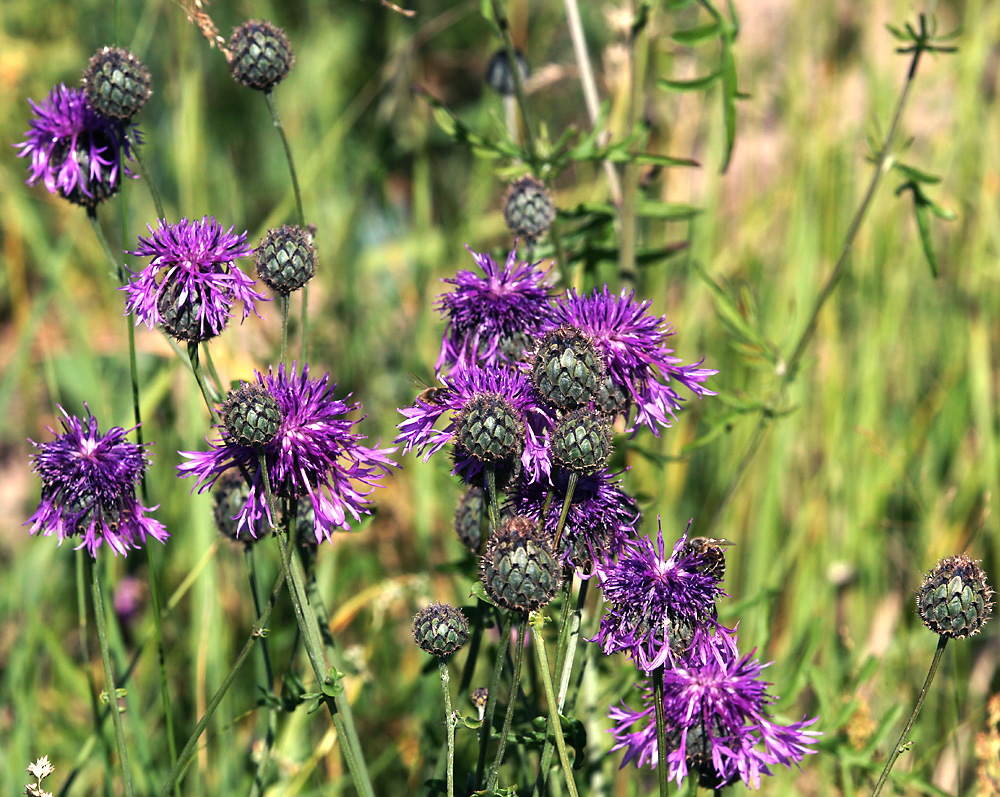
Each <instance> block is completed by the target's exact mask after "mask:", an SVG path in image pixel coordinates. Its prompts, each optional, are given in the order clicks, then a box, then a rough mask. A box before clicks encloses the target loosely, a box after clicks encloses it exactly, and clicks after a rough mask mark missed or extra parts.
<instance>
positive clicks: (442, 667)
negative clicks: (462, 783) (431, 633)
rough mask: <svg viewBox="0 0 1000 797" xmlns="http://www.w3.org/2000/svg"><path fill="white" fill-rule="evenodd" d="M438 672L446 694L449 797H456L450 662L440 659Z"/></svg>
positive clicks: (445, 712)
mask: <svg viewBox="0 0 1000 797" xmlns="http://www.w3.org/2000/svg"><path fill="white" fill-rule="evenodd" d="M438 670H439V671H440V673H441V691H442V692H444V715H445V720H446V722H447V723H448V778H447V780H448V797H455V725H456V722H457V720H456V718H455V712H454V711H452V710H451V691H450V690H449V686H448V684H449V681H450V680H451V676H450V675H449V673H448V662H447V660H446V659H440V658H439V659H438Z"/></svg>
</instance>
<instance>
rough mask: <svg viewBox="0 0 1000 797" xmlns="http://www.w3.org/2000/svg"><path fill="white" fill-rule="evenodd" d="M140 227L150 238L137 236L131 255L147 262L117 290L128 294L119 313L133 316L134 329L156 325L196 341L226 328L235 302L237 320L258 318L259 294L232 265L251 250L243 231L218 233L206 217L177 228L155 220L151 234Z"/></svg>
mask: <svg viewBox="0 0 1000 797" xmlns="http://www.w3.org/2000/svg"><path fill="white" fill-rule="evenodd" d="M146 226H147V227H148V228H149V231H150V233H152V234H151V235H150V236H149V238H148V239H146V238H141V237H140V238H139V246H138V247H137V248H136V250H135V251H134V252H131V254H133V255H135V256H136V257H152V258H153V259H152V260H151V261H149V265H147V266H146V267H145V268H144V269H143V270H142V271H141V272H139V274H138V276H137V277H136V278H135V279H133V280H132V281H131V282H129V284H128V285H126V286H125V287H124V288H123V289H122V290H124V291H126V292H127V294H128V300H127V302H126V306H125V310H126V312H128V313H135V315H136V324H138V323H139V322H140V321H142V322H145V324H146V326H147V327H148V328H149V329H152V328H153V327H154V326H155V325H156V324H160V323H162V324H163V325H164V326H165V327H166V329H167V331H168V332H169V333H170V334H171V335H173V336H174V337H176V338H178V339H180V340H186V341H194V342H198V341H202V340H208V339H209V338H213V337H215V336H216V335H218V334H220V333H221V332H222V331H223V330H224V329H225V328H226V324H227V322H228V320H229V317H230V312H229V308H230V307H232V305H233V304H234V303H235V302H238V301H239V302H243V319H246V317H247V316H248V315H250V313H254V314H255V315H257V316H258V317H260V314H259V313H258V312H257V307H256V305H255V304H254V302H255V301H256V300H257V299H261V300H264V294H262V293H258V292H257V291H256V290H254V287H253V286H254V281H253V280H252V279H251V278H250V277H248V276H247V275H246V274H244V273H243V272H242V271H240V269H238V268H237V267H236V265H235V262H234V261H235V260H236V258H238V257H247V256H248V255H250V253H251V252H252V251H253V250H252V248H251V247H250V246H248V245H247V243H246V239H247V234H246V232H243V233H240V234H239V235H234V234H233V230H234V229H235V228H233V227H230V228H229V230H228V231H224V230H223V229H222V225H221V224H219V223H218V222H216V220H215V219H214V218H211V219H210V218H209V217H208V216H206V217H204V218H203V219H201V221H188V220H187V219H181V220H180V222H178V223H177V224H167V223H165V222H164V221H163V220H161V221H160V226H159V227H158V228H157V229H156V230H154V229H153V228H152V227H151V226H149V225H146Z"/></svg>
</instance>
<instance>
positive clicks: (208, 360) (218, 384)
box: [204, 346, 226, 396]
mask: <svg viewBox="0 0 1000 797" xmlns="http://www.w3.org/2000/svg"><path fill="white" fill-rule="evenodd" d="M204 349H205V365H207V366H208V375H209V376H210V377H212V389H213V390H214V392H215V395H217V396H221V395H222V394H224V393H225V392H226V391H225V389H223V387H222V380H221V379H220V378H219V372H218V371H216V370H215V360H213V359H212V350H211V349H210V348H209V347H208V346H205V347H204Z"/></svg>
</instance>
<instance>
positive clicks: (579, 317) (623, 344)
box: [546, 285, 718, 433]
mask: <svg viewBox="0 0 1000 797" xmlns="http://www.w3.org/2000/svg"><path fill="white" fill-rule="evenodd" d="M649 304H650V303H649V302H648V301H641V302H640V301H637V300H636V299H635V294H634V292H630V293H627V292H626V291H625V290H624V289H623V290H622V292H621V294H620V295H618V296H614V295H612V294H611V293H610V292H609V290H608V287H607V285H605V286H604V290H603V292H599V291H598V290H597V289H595V290H594V292H593V293H592V294H590V295H589V296H580V295H578V294H577V293H576V291H574V290H573V289H572V288H571V289H570V290H569V291H568V292H567V293H565V294H564V295H563V296H561V297H560V298H559V300H558V301H557V302H556V304H555V307H554V308H553V313H552V317H551V318H550V320H549V321H547V322H546V329H556V328H557V327H559V326H560V325H571V326H576V327H578V328H580V329H582V330H583V331H584V332H585V333H587V335H589V336H590V338H591V340H592V341H593V343H594V345H595V346H596V347H597V349H598V351H599V352H600V353H601V355H602V356H603V358H604V362H605V364H606V365H607V380H608V382H607V384H606V385H605V386H604V388H605V389H604V392H605V394H606V395H604V396H602V398H601V400H600V401H599V402H598V403H600V404H601V405H602V408H603V409H605V410H606V411H609V412H612V413H614V414H619V413H620V414H623V415H625V416H626V420H627V418H628V414H629V412H630V410H631V406H632V405H634V406H635V418H634V420H633V421H632V426H633V427H635V426H640V425H644V426H648V427H649V428H650V429H651V430H652V431H653V432H654V433H656V432H657V426H670V425H671V424H672V423H673V419H674V417H675V415H676V413H677V411H678V410H680V409H681V407H682V403H681V402H682V401H683V399H682V398H681V396H680V395H679V394H678V393H677V391H676V390H675V389H674V386H675V383H680V384H682V385H684V386H685V387H686V388H687V389H688V390H690V391H691V392H692V393H694V394H695V395H696V396H698V397H699V398H703V397H705V396H714V395H715V392H714V391H712V390H709V389H708V388H706V387H705V386H704V385H703V384H702V383H703V382H704V381H705V380H706V379H708V377H710V376H712V375H713V374H716V373H718V371H716V370H714V369H711V368H702V367H701V363H697V364H695V365H681V362H682V361H681V360H680V359H679V358H677V357H674V356H673V349H668V348H667V347H666V345H665V344H666V340H667V338H668V337H670V336H671V335H673V334H674V332H673V329H672V328H671V326H670V325H669V324H668V323H667V321H666V319H665V318H663V317H659V318H658V317H657V316H654V315H651V314H650V313H649V312H648V310H649ZM702 362H704V361H702Z"/></svg>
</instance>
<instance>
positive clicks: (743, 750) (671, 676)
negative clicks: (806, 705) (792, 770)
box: [608, 629, 821, 789]
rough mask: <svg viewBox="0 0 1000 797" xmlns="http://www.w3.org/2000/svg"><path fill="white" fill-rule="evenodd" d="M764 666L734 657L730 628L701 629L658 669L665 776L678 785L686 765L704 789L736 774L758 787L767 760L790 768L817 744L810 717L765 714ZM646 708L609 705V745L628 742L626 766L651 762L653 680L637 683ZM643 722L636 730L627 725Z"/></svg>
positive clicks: (653, 763) (617, 746)
mask: <svg viewBox="0 0 1000 797" xmlns="http://www.w3.org/2000/svg"><path fill="white" fill-rule="evenodd" d="M765 666H768V665H762V664H761V663H760V662H759V661H757V660H756V659H751V658H750V656H744V657H742V658H740V655H739V651H738V649H737V647H736V634H735V632H730V631H726V630H725V629H719V632H718V633H716V634H714V635H709V634H706V633H703V632H699V633H698V634H697V636H696V638H695V641H694V644H693V645H692V647H691V649H690V651H689V652H688V653H687V654H686V655H685V657H684V659H683V660H682V661H679V662H677V663H676V664H675V665H674V667H673V668H671V669H667V670H664V671H663V708H664V715H665V720H666V727H667V742H668V746H669V747H670V753H669V754H668V755H667V766H668V767H669V776H668V779H669V780H675V781H676V782H677V785H678V787H680V785H681V782H682V781H683V780H684V778H685V777H687V775H688V772H689V769H695V770H696V772H694V773H693V774H694V775H695V777H697V778H698V779H699V783H700V784H701V785H702V786H705V787H707V788H721V787H722V786H725V785H728V784H730V783H734V782H735V781H736V780H737V778H739V779H740V780H742V781H743V782H744V783H745V784H746V785H747V786H748V787H749V786H752V787H753V788H755V789H759V788H760V776H761V775H770V774H771V771H770V770H769V769H768V767H769V766H774V765H776V764H780V765H782V766H786V767H790V766H791V765H792V764H797V763H798V762H799V761H801V760H802V758H803V756H805V755H807V754H810V753H815V752H816V751H815V750H813V749H811V748H810V747H808V745H811V744H814V743H815V742H816V737H817V736H820V735H821V734H820V733H819V732H817V731H809V730H805V728H807V727H808V726H809V725H812V724H813V723H814V722H816V719H817V718H816V717H813V718H812V719H810V720H807V719H806V718H805V716H803V718H802V719H801V720H800V721H799V722H793V723H791V724H790V725H781V724H779V723H777V722H775V721H774V720H773V719H772V718H771V716H770V715H769V714H768V713H767V706H768V705H769V704H771V703H774V702H775V700H776V698H774V697H772V696H771V695H769V694H768V693H767V687H768V686H769V684H768V683H767V682H765V681H763V680H761V672H762V670H763V669H764V667H765ZM641 688H642V690H643V692H644V703H645V708H644V709H643V710H642V711H633V710H632V709H630V708H629V707H628V706H626V705H625V704H624V703H622V705H621V707H617V706H612V707H611V709H610V710H609V711H608V717H610V718H611V719H612V720H613V721H614V722H615V727H614V728H612V729H611V732H612V733H614V735H615V740H616V743H615V746H614V748H612V750H619V749H621V748H625V749H626V753H625V758H624V760H623V761H622V766H623V767H624V766H625V765H626V764H628V762H629V761H634V762H635V764H636V766H637V767H641V766H645V765H647V764H649V765H650V766H652V767H653V768H655V767H656V765H657V747H656V716H655V708H654V706H653V689H652V685H651V684H649V683H646V684H645V685H644V686H643V687H641ZM636 723H641V725H640V727H639V729H638V730H631V731H630V730H629V728H631V727H632V726H633V725H635V724H636Z"/></svg>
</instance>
